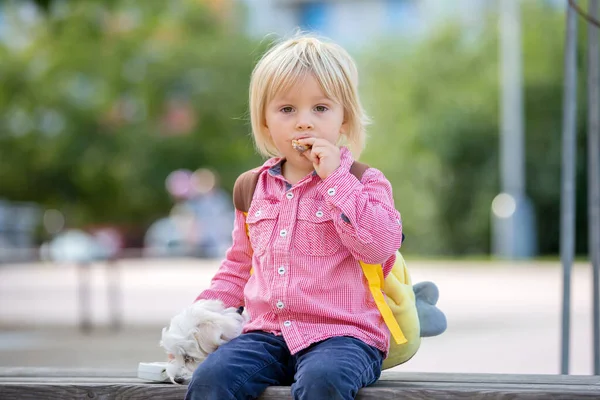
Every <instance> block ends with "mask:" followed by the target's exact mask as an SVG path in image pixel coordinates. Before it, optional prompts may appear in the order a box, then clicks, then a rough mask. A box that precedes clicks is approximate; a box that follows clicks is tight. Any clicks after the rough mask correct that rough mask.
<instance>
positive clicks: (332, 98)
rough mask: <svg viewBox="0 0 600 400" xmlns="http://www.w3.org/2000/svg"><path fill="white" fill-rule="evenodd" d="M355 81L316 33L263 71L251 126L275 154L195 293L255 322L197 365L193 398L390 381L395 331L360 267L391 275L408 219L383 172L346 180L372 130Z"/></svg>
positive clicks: (299, 392)
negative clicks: (384, 368)
mask: <svg viewBox="0 0 600 400" xmlns="http://www.w3.org/2000/svg"><path fill="white" fill-rule="evenodd" d="M357 83H358V74H357V71H356V67H355V64H354V62H353V60H352V59H351V57H350V56H349V55H348V53H347V52H346V51H345V50H343V49H342V48H341V47H339V46H337V45H335V44H332V43H329V42H324V41H322V40H319V39H317V38H314V37H309V36H300V37H296V38H292V39H290V40H287V41H283V42H281V43H279V44H278V45H276V46H274V47H273V48H271V49H270V50H269V51H268V52H267V53H266V54H265V55H264V56H263V57H262V59H261V60H260V61H259V62H258V64H257V65H256V67H255V69H254V71H253V73H252V79H251V83H250V116H251V122H252V131H253V135H254V139H255V142H256V146H257V148H258V150H259V151H260V152H261V153H262V154H263V155H265V156H271V157H273V158H270V159H269V160H268V161H266V162H265V163H264V164H263V165H262V167H260V168H259V169H258V171H259V174H260V175H259V178H258V183H257V185H256V191H255V192H254V197H253V199H252V203H251V206H250V208H249V210H248V214H247V217H246V216H245V215H244V213H242V212H240V211H239V210H236V214H235V224H234V228H233V245H232V246H231V248H230V249H229V250H228V252H227V255H226V258H225V260H224V261H223V262H222V264H221V267H220V269H219V271H218V272H217V274H216V275H215V277H214V278H213V280H212V282H211V286H210V288H209V289H207V290H205V291H203V292H202V293H201V294H200V295H199V296H198V299H218V300H221V301H222V302H223V303H224V305H225V306H226V307H238V306H241V305H244V306H245V307H246V310H247V312H248V314H249V317H250V320H249V321H248V323H247V324H246V325H245V327H244V330H243V333H242V334H241V335H240V336H238V337H237V338H235V339H233V340H231V341H230V342H228V343H226V344H224V345H222V346H221V347H219V348H218V349H217V350H216V351H215V352H214V353H212V354H210V355H209V356H208V357H207V358H206V360H205V361H204V362H202V363H201V364H200V365H199V367H198V368H197V369H196V371H195V372H194V375H193V378H192V380H191V381H190V384H189V387H188V392H187V396H186V398H187V399H219V400H223V399H234V398H236V399H247V398H256V397H258V396H259V395H260V394H261V393H262V392H263V391H264V390H265V389H266V388H267V387H268V386H271V385H287V384H291V391H292V395H293V397H294V399H310V400H318V399H353V398H354V397H355V396H356V394H357V392H358V390H359V389H360V388H361V387H365V386H367V385H370V384H372V383H374V382H375V381H376V380H377V379H378V378H379V376H380V374H381V364H382V361H383V359H384V358H385V357H386V355H387V351H388V348H389V342H390V332H389V330H388V328H387V327H386V325H385V323H384V321H383V319H382V317H381V314H380V312H379V310H378V309H377V307H376V305H375V302H374V300H373V297H372V295H371V292H370V290H369V287H368V285H367V283H366V279H365V278H364V276H363V272H362V270H361V267H360V265H359V263H358V262H357V260H362V261H364V262H366V263H369V264H382V265H383V269H384V271H383V273H384V275H386V276H387V274H388V273H389V271H390V270H391V268H392V266H393V264H394V261H395V252H396V250H397V249H398V248H400V245H401V241H402V223H401V220H400V214H399V213H398V211H396V209H395V207H394V200H393V197H392V188H391V185H390V183H389V182H388V180H387V179H386V178H385V176H384V175H383V174H382V173H381V172H380V171H378V170H377V169H375V168H369V169H367V170H366V171H365V172H364V174H363V175H362V178H361V180H360V181H359V180H358V179H357V178H356V177H355V176H354V175H352V174H351V173H350V172H349V168H350V166H351V165H352V163H353V161H354V157H358V156H359V154H360V152H361V150H362V148H363V146H364V141H365V125H366V122H367V117H366V115H365V112H364V110H363V108H362V106H361V103H360V101H359V97H358V91H357ZM292 141H294V145H295V146H292ZM297 145H300V147H305V148H307V150H305V151H302V150H303V149H302V148H301V149H300V150H297V149H296V148H297V147H298V146H297ZM346 146H348V147H346ZM350 150H351V151H352V152H351V151H350ZM246 223H247V224H248V229H249V237H250V239H249V238H248V236H247V235H246V230H245V229H246V228H245V226H246V225H245V224H246ZM251 269H252V272H251Z"/></svg>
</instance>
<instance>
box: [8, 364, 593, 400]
mask: <svg viewBox="0 0 600 400" xmlns="http://www.w3.org/2000/svg"><path fill="white" fill-rule="evenodd" d="M185 389H186V387H185V386H180V385H171V384H160V383H149V382H146V381H142V380H140V379H138V378H136V373H135V371H133V370H100V369H56V368H0V399H2V400H12V399H101V400H113V399H115V400H116V399H132V400H142V399H165V400H168V399H173V400H181V399H183V398H184V395H185ZM260 398H261V399H263V400H275V399H291V395H290V388H289V387H270V388H268V389H267V390H266V391H265V393H264V394H263V395H262V396H261V397H260ZM357 399H364V400H367V399H369V400H386V399H405V400H416V399H419V400H421V399H434V400H435V399H486V400H488V399H536V400H537V399H540V400H541V399H544V400H547V399H561V400H562V399H564V400H578V399H600V376H577V375H504V374H446V373H414V372H394V371H385V372H384V373H383V375H382V377H381V379H380V380H379V382H377V383H376V384H375V385H373V386H371V387H368V388H365V389H362V390H361V391H360V392H359V394H358V396H357Z"/></svg>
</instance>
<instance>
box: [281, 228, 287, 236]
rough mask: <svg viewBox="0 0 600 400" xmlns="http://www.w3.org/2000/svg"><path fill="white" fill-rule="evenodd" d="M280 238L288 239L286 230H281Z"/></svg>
mask: <svg viewBox="0 0 600 400" xmlns="http://www.w3.org/2000/svg"><path fill="white" fill-rule="evenodd" d="M279 236H281V237H286V236H287V231H286V230H285V229H282V230H280V231H279Z"/></svg>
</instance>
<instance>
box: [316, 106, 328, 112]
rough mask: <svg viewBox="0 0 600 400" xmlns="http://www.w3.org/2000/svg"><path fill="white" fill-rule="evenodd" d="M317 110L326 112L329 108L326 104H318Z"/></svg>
mask: <svg viewBox="0 0 600 400" xmlns="http://www.w3.org/2000/svg"><path fill="white" fill-rule="evenodd" d="M315 110H316V111H317V112H325V111H327V110H328V108H327V107H325V106H316V107H315Z"/></svg>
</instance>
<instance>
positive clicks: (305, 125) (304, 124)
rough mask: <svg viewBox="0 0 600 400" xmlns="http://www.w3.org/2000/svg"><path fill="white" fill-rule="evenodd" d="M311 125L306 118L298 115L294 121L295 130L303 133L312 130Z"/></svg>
mask: <svg viewBox="0 0 600 400" xmlns="http://www.w3.org/2000/svg"><path fill="white" fill-rule="evenodd" d="M313 128H314V126H313V123H312V121H311V120H310V118H308V117H307V116H303V115H299V116H298V120H297V121H296V129H298V130H301V131H304V130H307V129H313Z"/></svg>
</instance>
